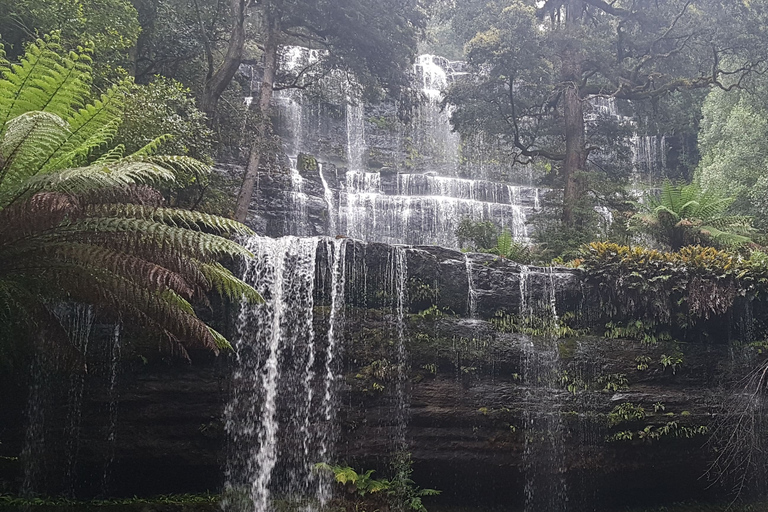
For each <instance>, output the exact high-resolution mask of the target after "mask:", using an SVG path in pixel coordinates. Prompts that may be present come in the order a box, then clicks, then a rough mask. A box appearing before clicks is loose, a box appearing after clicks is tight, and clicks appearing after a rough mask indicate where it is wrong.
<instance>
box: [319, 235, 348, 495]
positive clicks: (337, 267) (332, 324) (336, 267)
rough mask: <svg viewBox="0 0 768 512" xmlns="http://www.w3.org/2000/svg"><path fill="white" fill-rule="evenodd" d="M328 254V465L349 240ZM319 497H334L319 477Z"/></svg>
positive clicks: (323, 449) (332, 244) (322, 455)
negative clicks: (329, 273) (329, 302)
mask: <svg viewBox="0 0 768 512" xmlns="http://www.w3.org/2000/svg"><path fill="white" fill-rule="evenodd" d="M326 246H327V250H326V251H327V254H333V258H332V259H331V258H329V267H330V269H329V270H330V272H331V283H330V285H331V286H330V287H331V310H330V314H329V317H328V348H327V350H326V357H325V368H324V372H325V379H324V387H323V400H322V417H323V420H324V421H325V424H326V425H327V427H326V428H327V429H328V431H327V435H324V436H321V438H320V445H319V446H320V449H319V454H318V455H319V457H318V460H319V461H322V462H325V461H327V460H328V458H329V456H330V453H331V448H332V447H331V442H332V441H333V439H334V435H333V425H334V423H335V419H336V406H337V400H336V389H335V385H334V383H335V381H336V378H337V374H338V371H337V369H336V365H337V361H336V359H337V352H338V349H339V347H338V338H339V335H340V333H341V332H342V331H343V313H344V303H345V300H344V297H345V293H344V292H345V285H346V254H347V248H346V239H344V238H338V239H336V240H333V241H331V240H327V241H326ZM317 496H318V499H319V502H320V504H321V505H325V504H326V503H327V502H328V501H329V500H330V498H331V493H330V484H329V482H327V481H325V480H324V479H322V478H320V479H319V482H318V490H317Z"/></svg>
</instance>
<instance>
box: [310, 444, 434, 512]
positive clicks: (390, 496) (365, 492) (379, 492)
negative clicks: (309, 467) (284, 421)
mask: <svg viewBox="0 0 768 512" xmlns="http://www.w3.org/2000/svg"><path fill="white" fill-rule="evenodd" d="M391 466H392V467H391V469H392V473H393V477H392V478H391V479H389V480H387V479H375V478H373V473H374V472H375V471H373V470H368V471H365V472H358V471H355V470H354V469H353V468H351V467H349V466H340V465H329V464H326V463H318V464H315V469H316V470H317V471H324V472H332V473H333V476H334V480H335V481H336V483H338V484H341V485H342V486H344V487H345V488H346V489H347V490H348V491H351V492H353V493H354V495H355V502H354V504H353V506H354V510H355V511H361V510H366V508H367V507H366V504H370V505H371V506H372V507H373V508H378V506H377V505H379V504H386V506H387V507H388V508H389V509H394V510H413V511H415V512H427V509H426V507H425V506H424V503H423V502H422V498H423V497H425V496H436V495H438V494H440V491H436V490H434V489H421V488H419V487H417V486H416V484H415V482H414V481H413V480H412V479H411V473H412V472H413V470H412V469H411V466H412V462H411V456H410V454H409V453H398V454H396V455H395V457H394V459H393V461H392V464H391ZM343 508H344V509H345V510H346V507H343Z"/></svg>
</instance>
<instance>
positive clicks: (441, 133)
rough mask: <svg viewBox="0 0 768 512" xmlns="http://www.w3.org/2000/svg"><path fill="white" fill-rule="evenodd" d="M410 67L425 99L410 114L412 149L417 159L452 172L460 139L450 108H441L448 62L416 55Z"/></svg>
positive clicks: (431, 56)
mask: <svg viewBox="0 0 768 512" xmlns="http://www.w3.org/2000/svg"><path fill="white" fill-rule="evenodd" d="M414 68H415V73H416V76H417V80H418V81H419V84H420V86H421V92H422V94H423V95H424V97H425V99H426V101H424V102H422V103H420V104H419V105H418V106H417V108H416V111H415V115H414V121H413V144H414V146H415V147H414V149H415V150H416V152H417V153H418V155H419V158H424V159H427V160H428V161H429V162H430V164H431V166H432V167H433V168H437V167H442V168H444V169H445V170H446V171H447V172H450V173H454V172H456V169H457V167H458V163H459V148H460V146H461V138H460V136H459V135H458V134H457V133H455V132H454V131H453V129H452V127H451V123H450V116H451V110H450V108H449V107H446V108H443V107H442V105H441V101H442V98H443V94H444V93H445V91H447V89H448V86H449V85H450V81H451V75H452V70H451V63H450V62H449V61H448V60H447V59H444V58H442V57H438V56H436V55H420V56H419V57H418V59H417V61H416V64H415V66H414Z"/></svg>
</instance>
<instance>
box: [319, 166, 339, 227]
mask: <svg viewBox="0 0 768 512" xmlns="http://www.w3.org/2000/svg"><path fill="white" fill-rule="evenodd" d="M317 170H318V172H319V173H320V181H321V182H322V183H323V197H324V198H325V204H326V206H328V234H329V235H330V236H336V235H337V234H338V233H337V232H336V216H337V215H338V213H337V212H336V208H335V207H334V206H333V190H331V187H329V186H328V180H326V179H325V175H324V174H323V164H321V163H319V162H318V164H317Z"/></svg>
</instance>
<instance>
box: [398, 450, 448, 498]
mask: <svg viewBox="0 0 768 512" xmlns="http://www.w3.org/2000/svg"><path fill="white" fill-rule="evenodd" d="M391 467H392V472H393V474H394V476H393V477H392V479H391V481H390V487H389V489H388V494H389V497H390V502H391V503H392V505H393V506H394V508H395V509H403V508H404V509H406V510H413V511H414V512H427V508H426V507H425V506H424V503H423V501H422V498H424V497H425V496H437V495H438V494H440V491H437V490H435V489H422V488H420V487H418V486H417V485H416V483H415V482H414V481H413V480H412V479H411V474H412V473H413V461H412V460H411V454H410V453H407V452H400V453H397V454H395V456H394V458H393V460H392V463H391Z"/></svg>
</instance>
